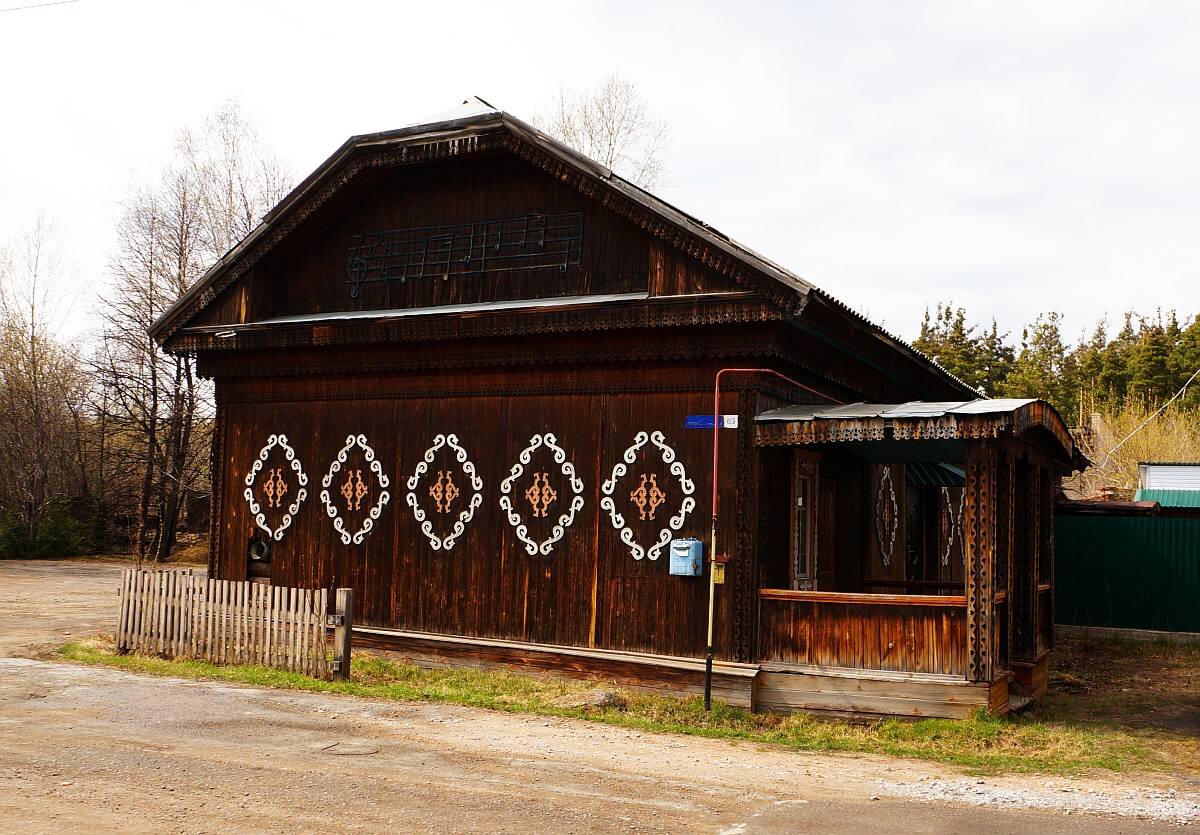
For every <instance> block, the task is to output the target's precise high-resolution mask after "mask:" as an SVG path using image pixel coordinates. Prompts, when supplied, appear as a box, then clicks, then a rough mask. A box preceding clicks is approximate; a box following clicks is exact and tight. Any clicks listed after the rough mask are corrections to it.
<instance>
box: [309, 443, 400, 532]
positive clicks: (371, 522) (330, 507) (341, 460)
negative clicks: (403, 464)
mask: <svg viewBox="0 0 1200 835" xmlns="http://www.w3.org/2000/svg"><path fill="white" fill-rule="evenodd" d="M355 447H358V448H359V449H361V450H362V454H363V458H364V459H365V460H366V462H367V465H368V466H369V467H370V470H371V472H372V473H373V474H374V476H375V481H376V482H377V483H378V485H379V495H378V496H377V497H376V499H375V504H373V505H372V506H371V509H370V510H369V511H368V512H367V516H366V518H365V519H363V521H362V525H360V526H359V528H358V530H356V531H354V532H350V531H348V530H346V523H345V520H344V519H342V516H341V514H340V513H339V512H338V509H337V505H336V504H334V502H333V497H332V496H330V494H329V488H330V486H331V485H332V484H333V479H334V476H336V475H337V474H338V473H339V472H341V470H342V465H343V464H345V463H346V461H347V459H348V458H349V456H350V451H351V450H352V449H354V448H355ZM391 483H392V482H391V479H389V478H388V477H387V476H386V475H384V474H383V465H382V464H380V463H379V461H378V460H377V459H376V458H375V450H373V449H371V446H370V445H369V444H368V443H367V436H366V435H347V436H346V445H345V446H343V447H342V448H341V450H340V451H339V452H338V454H337V457H336V458H334V460H333V462H332V463H331V464H330V465H329V472H327V473H325V477H324V478H323V479H321V487H322V488H323V489H322V490H321V503H322V504H323V505H325V513H326V514H327V515H328V516H329V518H330V519H332V520H333V529H334V530H335V531H337V533H338V536H339V537H341V540H342V544H343V545H350V544H351V543H353V544H355V545H361V544H362V543H363V540H364V539H366V538H367V534H369V533H370V532H371V529H372V528H374V527H375V522H376V520H377V519H379V516H380V514H382V513H383V508H384V506H385V505H387V503H388V502H389V501H391V499H392V494H391V493H389V492H388V490H387V488H388V487H389V486H390V485H391Z"/></svg>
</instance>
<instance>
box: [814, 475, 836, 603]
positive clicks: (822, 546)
mask: <svg viewBox="0 0 1200 835" xmlns="http://www.w3.org/2000/svg"><path fill="white" fill-rule="evenodd" d="M837 495H838V490H837V480H836V479H832V478H826V477H824V476H822V477H821V479H820V490H819V492H818V493H817V512H816V520H817V530H816V539H815V542H816V547H815V548H814V549H813V562H814V563H815V569H814V571H815V573H814V576H815V577H816V578H817V584H816V588H818V589H820V590H821V591H835V590H836V589H837V501H838V498H837Z"/></svg>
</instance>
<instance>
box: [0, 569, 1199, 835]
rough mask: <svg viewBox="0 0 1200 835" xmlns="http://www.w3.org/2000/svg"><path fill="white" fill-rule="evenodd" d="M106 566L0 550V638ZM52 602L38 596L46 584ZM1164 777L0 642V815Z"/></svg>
mask: <svg viewBox="0 0 1200 835" xmlns="http://www.w3.org/2000/svg"><path fill="white" fill-rule="evenodd" d="M119 568H120V566H119V565H104V564H97V563H79V562H62V563H36V564H31V563H5V562H0V588H3V589H4V591H5V595H4V602H3V603H0V654H7V655H9V656H18V655H26V656H31V655H36V654H37V651H38V650H39V648H40V649H44V648H46V647H48V646H51V645H56V644H58V643H61V642H62V641H63V640H66V639H67V638H68V637H69V636H75V635H78V636H86V635H90V634H94V633H95V632H97V631H102V630H111V625H110V624H109V621H111V620H112V618H113V616H114V612H115V607H116V600H115V595H114V589H115V584H116V577H117V573H118V571H119ZM56 600H57V601H59V602H58V603H54V601H56ZM1188 822H1191V824H1192V827H1195V826H1197V825H1200V796H1197V795H1194V794H1188V793H1186V792H1176V791H1173V790H1172V789H1171V788H1170V787H1169V786H1168V785H1167V784H1165V783H1160V784H1159V785H1157V786H1155V787H1146V786H1137V785H1134V784H1131V783H1121V782H1112V781H1099V780H1063V779H1057V778H1040V777H1039V778H1028V777H1026V778H1005V779H993V778H988V779H986V780H977V779H976V778H971V777H966V776H963V775H959V774H956V773H954V772H953V771H952V770H950V769H948V768H946V767H943V766H936V765H930V764H926V763H916V762H908V761H902V760H889V759H885V758H878V757H858V756H829V755H815V754H799V753H794V752H788V751H782V750H777V749H771V748H766V747H762V746H756V745H750V744H744V743H730V742H721V741H712V740H703V739H693V738H688V737H678V736H669V735H658V734H645V733H640V732H636V731H630V730H625V729H621V728H612V727H607V726H603V725H597V724H592V723H587V722H579V721H574V720H560V719H543V718H540V717H538V718H535V717H526V716H516V715H509V714H503V713H496V712H490V711H481V710H474V709H470V708H460V707H449V706H440V705H427V704H408V703H395V702H373V701H368V700H360V699H351V698H344V697H331V696H325V695H320V694H308V693H291V692H286V691H274V690H259V689H254V688H244V687H235V686H230V685H225V684H219V683H211V682H193V681H184V680H177V679H163V678H152V677H147V676H139V675H132V674H128V673H123V672H119V671H115V670H107V669H98V668H85V667H76V666H73V665H68V664H62V663H57V662H53V661H47V660H37V659H33V658H21V657H9V658H0V830H2V831H14V832H62V831H68V832H69V831H88V832H96V831H116V830H121V831H137V832H141V831H179V832H184V831H187V832H210V831H211V832H217V831H221V832H276V831H289V830H290V831H308V830H323V831H333V832H376V831H382V830H385V829H387V830H393V831H395V830H400V831H431V830H436V831H462V832H484V831H486V832H511V831H521V832H526V831H555V832H595V831H611V830H620V831H639V832H640V831H670V832H683V831H689V832H690V831H701V832H724V833H753V832H790V831H795V830H801V829H803V830H808V831H817V832H895V831H897V830H900V831H905V832H968V831H979V830H987V831H990V832H1028V831H1035V830H1036V831H1039V832H1047V833H1054V832H1071V833H1100V832H1154V831H1167V830H1174V831H1179V830H1178V828H1179V827H1180V826H1182V825H1187V823H1188Z"/></svg>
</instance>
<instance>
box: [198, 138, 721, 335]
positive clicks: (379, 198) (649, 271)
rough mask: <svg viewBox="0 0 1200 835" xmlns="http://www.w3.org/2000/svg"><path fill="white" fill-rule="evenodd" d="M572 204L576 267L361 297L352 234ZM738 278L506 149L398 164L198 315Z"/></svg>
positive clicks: (658, 290)
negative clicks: (657, 241) (350, 280)
mask: <svg viewBox="0 0 1200 835" xmlns="http://www.w3.org/2000/svg"><path fill="white" fill-rule="evenodd" d="M567 212H584V228H583V242H582V252H581V263H580V265H579V266H577V267H576V266H572V267H571V268H570V269H568V270H565V271H561V272H560V271H559V270H558V269H541V270H529V271H520V272H502V273H484V274H472V275H466V276H458V275H452V276H449V277H448V278H445V279H438V280H431V279H428V278H427V279H423V280H411V281H405V282H400V281H392V282H387V283H378V284H368V285H363V286H362V288H361V291H360V292H359V294H358V296H357V298H351V297H350V294H349V289H348V284H347V281H346V261H347V254H348V245H349V242H350V240H351V237H352V236H353V235H357V234H359V233H362V232H367V231H378V230H387V229H406V228H416V227H430V226H444V225H453V224H463V223H480V222H482V221H485V220H500V219H503V218H510V217H521V216H523V215H528V214H535V213H538V214H561V213H567ZM285 285H286V292H281V291H280V289H281V288H282V287H284V286H285ZM729 289H737V285H736V284H735V283H734V282H732V281H730V280H729V279H725V278H723V277H721V276H719V275H718V274H717V273H715V272H714V271H712V270H710V269H707V268H703V267H699V266H698V265H697V264H696V263H695V262H694V261H693V260H692V259H688V258H684V257H682V256H676V255H674V254H672V253H671V252H670V251H666V250H664V249H663V248H662V247H661V246H658V245H655V246H654V247H653V249H652V248H651V243H650V238H649V236H648V235H647V234H646V233H645V232H644V231H643V230H641V229H639V228H637V227H636V226H634V225H633V224H632V223H629V222H628V221H627V220H625V219H623V218H621V217H619V216H618V215H617V214H616V213H614V212H612V211H611V210H609V209H607V208H605V207H601V206H599V205H597V204H596V203H594V202H593V201H591V200H590V199H589V198H587V197H585V196H584V195H583V194H581V193H580V192H578V191H576V190H574V189H570V188H566V187H564V186H563V184H562V183H560V182H558V181H557V180H555V179H554V178H552V177H550V176H549V175H547V174H545V173H544V172H542V171H540V170H538V169H536V168H534V167H533V166H531V165H529V164H528V163H526V162H524V161H523V160H521V159H519V158H517V157H515V156H509V155H500V156H489V157H480V158H475V159H462V160H455V161H448V162H443V163H437V164H430V165H424V166H420V167H400V168H398V169H396V170H394V171H392V172H391V173H389V174H388V175H387V176H386V178H385V179H384V180H383V181H382V182H380V183H378V184H377V185H376V186H375V187H374V188H373V189H372V190H371V191H370V192H368V193H365V194H364V195H362V196H361V197H360V199H359V200H358V202H357V203H356V204H355V205H353V206H352V207H349V208H348V209H347V210H344V211H342V212H341V213H337V212H335V211H329V212H325V213H322V215H321V216H320V217H313V218H311V219H310V220H308V221H306V224H305V225H304V226H303V227H302V228H301V229H300V230H297V231H296V232H295V233H294V234H293V235H292V236H291V237H290V238H289V240H287V241H285V242H284V243H283V244H282V245H280V246H279V247H278V248H277V250H276V251H275V252H273V253H272V254H271V255H270V256H269V257H268V258H267V259H265V260H264V261H263V262H262V263H261V264H259V265H257V266H256V267H255V269H254V271H253V273H252V275H250V276H249V277H248V278H247V280H246V282H244V283H243V284H241V285H236V286H234V287H231V288H230V289H229V290H228V291H226V292H225V293H223V294H222V296H221V297H220V298H219V299H218V300H217V303H216V304H215V305H214V306H212V307H211V308H210V309H209V310H208V311H206V312H205V314H204V315H203V316H202V317H201V318H200V319H198V320H197V322H196V324H216V323H221V324H232V323H240V322H246V321H254V320H259V319H264V318H269V317H272V316H281V315H288V314H298V313H305V314H311V313H328V312H331V311H344V310H382V309H393V308H412V307H431V306H437V305H444V304H467V303H479V302H492V301H499V300H504V299H534V298H542V297H547V296H577V295H587V294H591V293H628V292H639V291H640V292H650V293H651V294H652V295H664V294H675V293H690V292H699V291H703V290H707V291H711V290H729Z"/></svg>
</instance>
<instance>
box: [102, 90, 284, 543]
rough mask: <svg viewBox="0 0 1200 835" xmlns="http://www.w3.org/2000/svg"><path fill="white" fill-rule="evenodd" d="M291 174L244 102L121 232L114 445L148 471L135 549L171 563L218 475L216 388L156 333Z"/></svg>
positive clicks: (181, 156)
mask: <svg viewBox="0 0 1200 835" xmlns="http://www.w3.org/2000/svg"><path fill="white" fill-rule="evenodd" d="M286 182H287V178H286V176H285V175H284V174H283V169H282V166H281V165H280V164H279V163H278V161H277V160H276V159H275V158H274V156H273V155H271V154H270V153H268V152H267V151H266V150H265V148H264V147H263V146H262V143H261V142H260V141H259V139H258V137H257V134H256V133H255V131H254V129H253V127H252V126H251V125H250V123H249V122H248V121H247V120H246V119H245V118H244V117H243V116H242V114H241V112H240V110H239V109H238V107H237V105H236V103H229V104H227V105H226V106H225V107H224V108H222V109H221V110H220V111H219V112H218V113H216V114H215V115H214V116H212V117H210V118H209V119H207V120H205V122H204V123H203V125H202V126H201V128H200V129H198V130H185V131H183V132H181V134H180V136H179V140H178V142H177V145H176V160H175V162H174V163H173V164H172V165H171V166H170V167H169V168H168V169H167V170H166V171H165V172H164V173H163V175H162V178H161V181H160V183H159V185H157V186H156V187H153V188H145V187H143V188H139V189H136V190H134V191H133V192H132V193H131V194H130V197H129V199H128V200H127V201H126V203H125V206H124V213H123V216H122V219H121V222H120V224H119V226H118V230H117V231H118V240H119V244H118V250H117V253H116V254H115V256H114V258H113V260H112V265H111V272H112V280H113V284H112V292H111V293H110V294H108V296H107V297H106V298H105V299H104V301H103V302H102V303H101V308H102V313H103V315H104V318H105V321H106V323H107V324H106V327H105V329H104V334H103V343H102V348H101V350H100V352H99V354H98V356H97V359H96V369H97V372H98V376H99V378H100V379H101V380H102V381H103V386H102V387H101V402H102V411H103V414H104V417H105V420H106V421H107V422H108V424H109V425H111V426H112V427H114V434H113V435H112V436H111V437H113V438H119V439H122V440H123V442H124V443H125V444H126V445H127V448H126V452H127V455H126V456H125V458H126V460H129V459H133V460H136V461H137V469H138V472H139V477H138V487H137V500H136V510H135V518H136V523H135V530H134V534H133V540H134V550H135V554H136V556H137V558H138V559H139V560H142V559H145V558H152V559H154V560H155V561H163V560H166V559H168V558H169V557H170V554H171V551H172V549H173V548H174V545H175V533H176V528H177V526H178V524H179V521H180V516H181V508H182V502H183V500H184V498H185V497H186V495H187V494H188V492H198V491H202V490H204V489H206V487H207V485H208V483H209V481H210V478H209V473H208V471H207V470H208V457H207V455H206V452H205V450H206V448H207V446H208V441H209V440H210V434H209V430H210V428H211V415H212V404H211V391H210V388H209V387H208V386H207V385H206V384H205V383H204V381H202V380H200V379H199V378H198V377H197V374H196V369H195V361H194V358H193V357H191V356H187V355H182V356H177V355H170V354H165V353H164V352H162V351H161V350H160V349H159V348H158V346H157V345H156V344H155V343H154V341H153V340H151V339H150V337H149V336H148V335H147V329H148V328H149V327H150V325H151V324H152V323H153V322H154V320H155V319H157V318H158V317H159V316H160V315H161V314H162V313H163V312H164V311H165V310H166V309H167V307H168V306H170V304H172V303H173V302H174V300H175V299H176V298H178V297H179V295H180V294H182V293H183V292H185V291H186V290H187V289H188V288H189V287H190V286H191V285H192V284H193V283H194V282H195V281H196V280H197V279H198V278H199V277H200V275H202V274H203V272H204V270H205V269H206V268H207V267H208V266H209V265H210V264H211V263H213V262H214V261H216V260H217V259H218V258H220V257H221V256H222V255H223V254H224V253H225V252H226V251H227V250H228V249H230V248H231V247H232V246H234V245H235V244H236V243H237V242H238V241H239V240H241V238H242V237H244V236H245V235H246V234H247V233H248V232H249V231H250V230H251V229H253V228H254V226H255V225H257V223H258V222H259V220H260V219H261V217H262V215H263V214H264V213H265V212H266V211H267V210H268V209H270V208H271V206H273V205H274V204H275V203H276V202H277V201H278V200H279V199H280V198H281V197H282V196H283V194H284V193H286Z"/></svg>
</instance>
